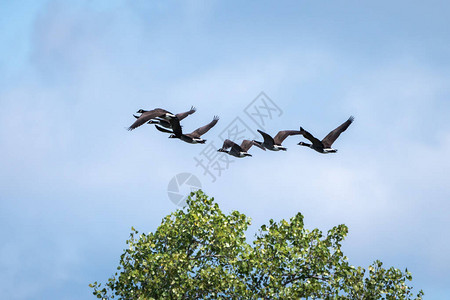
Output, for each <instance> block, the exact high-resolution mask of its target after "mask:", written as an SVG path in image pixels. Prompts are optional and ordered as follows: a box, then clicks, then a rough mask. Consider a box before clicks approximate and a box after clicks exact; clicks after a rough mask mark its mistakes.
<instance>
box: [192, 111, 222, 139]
mask: <svg viewBox="0 0 450 300" xmlns="http://www.w3.org/2000/svg"><path fill="white" fill-rule="evenodd" d="M217 121H219V117H218V116H214V118H213V120H212V121H211V122H210V123H209V124H206V125H205V126H202V127H200V128H197V129H196V130H194V131H193V132H192V133H190V134H189V135H190V136H191V137H196V138H199V137H200V136H202V135H204V134H205V133H207V132H208V130H210V129H211V128H213V127H214V125H216V124H217Z"/></svg>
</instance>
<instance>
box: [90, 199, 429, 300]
mask: <svg viewBox="0 0 450 300" xmlns="http://www.w3.org/2000/svg"><path fill="white" fill-rule="evenodd" d="M187 203H188V205H187V207H185V208H184V209H179V210H177V211H175V212H174V213H172V214H171V215H168V216H167V217H165V218H164V219H163V221H162V224H161V225H160V226H159V227H158V229H157V230H156V231H155V232H154V233H149V234H144V233H141V234H139V233H138V231H137V230H135V229H134V228H132V232H131V235H130V239H129V240H127V244H128V245H129V247H128V249H126V250H125V252H124V253H123V254H122V255H121V257H120V266H119V267H118V268H117V269H118V272H117V273H115V275H114V276H113V277H112V278H110V279H109V281H108V282H107V283H106V284H105V286H103V287H102V285H101V284H99V283H97V282H95V283H93V284H91V285H90V286H91V287H92V288H93V290H94V291H93V293H94V295H96V296H97V297H98V298H103V299H111V298H117V299H301V298H312V299H422V295H423V292H422V291H420V292H419V293H418V294H417V295H416V296H414V295H413V293H412V288H411V287H410V286H408V285H407V284H406V281H410V280H411V279H412V278H411V274H410V273H409V272H408V271H407V270H405V272H402V271H400V270H399V269H396V268H393V267H391V268H389V269H385V268H383V267H382V263H381V262H380V261H375V262H374V263H373V264H372V265H371V266H369V267H368V272H367V271H366V270H365V269H363V268H361V267H357V268H356V267H354V266H352V265H350V264H349V263H348V260H347V258H346V257H345V256H344V254H343V253H342V251H341V242H342V241H343V239H344V237H345V236H346V235H347V231H348V229H347V227H346V226H345V225H338V226H336V227H334V228H332V229H330V230H329V231H328V233H327V234H326V235H324V234H323V233H322V232H321V231H320V230H318V229H314V230H311V231H310V230H308V229H306V228H305V227H304V223H303V216H302V215H301V214H300V213H298V214H297V215H296V216H294V217H293V218H291V219H290V220H289V221H286V220H281V221H280V222H278V223H277V222H275V221H273V220H270V221H269V225H263V226H262V227H261V229H260V231H259V233H258V234H257V236H256V237H255V239H254V241H253V242H252V244H249V243H247V239H246V236H245V231H246V230H247V227H248V226H249V225H250V219H249V218H247V217H246V216H245V215H244V214H241V213H239V212H237V211H233V212H232V213H230V214H229V215H226V214H224V213H223V212H222V211H221V210H220V209H219V206H218V205H217V203H215V202H214V198H208V197H207V196H206V195H204V194H203V192H202V191H198V192H195V193H192V194H191V195H190V197H189V198H188V200H187Z"/></svg>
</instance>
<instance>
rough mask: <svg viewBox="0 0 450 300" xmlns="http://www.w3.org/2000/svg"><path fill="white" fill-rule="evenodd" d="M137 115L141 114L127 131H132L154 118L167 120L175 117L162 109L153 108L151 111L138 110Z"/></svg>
mask: <svg viewBox="0 0 450 300" xmlns="http://www.w3.org/2000/svg"><path fill="white" fill-rule="evenodd" d="M137 113H138V114H141V115H140V116H139V117H138V118H137V120H136V121H135V122H134V123H133V124H131V126H130V127H128V130H133V129H136V128H138V127H139V126H141V125H142V124H145V123H146V122H148V121H150V120H151V119H154V118H161V119H166V120H169V119H171V118H175V117H176V116H175V115H174V114H172V113H171V112H168V111H167V110H165V109H162V108H155V109H153V110H143V109H140V110H138V111H137Z"/></svg>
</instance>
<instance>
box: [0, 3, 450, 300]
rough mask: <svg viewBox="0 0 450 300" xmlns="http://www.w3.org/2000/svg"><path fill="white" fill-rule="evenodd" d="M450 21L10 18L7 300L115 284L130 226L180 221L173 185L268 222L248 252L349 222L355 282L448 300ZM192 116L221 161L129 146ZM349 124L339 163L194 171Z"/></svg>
mask: <svg viewBox="0 0 450 300" xmlns="http://www.w3.org/2000/svg"><path fill="white" fill-rule="evenodd" d="M449 9H450V4H449V3H448V2H447V1H427V2H423V1H395V2H392V1H366V2H364V3H361V1H344V2H342V1H340V2H319V1H284V2H282V3H280V2H278V1H258V2H246V3H242V2H240V1H164V2H163V1H152V2H150V1H144V0H134V1H131V0H128V1H127V0H114V1H106V0H81V1H54V0H33V1H31V0H22V1H1V2H0V15H1V17H0V157H1V158H0V178H1V180H0V233H1V237H2V243H1V244H0V269H1V270H2V271H1V272H0V294H1V295H4V296H5V295H6V297H7V298H8V299H88V298H92V297H93V296H92V295H91V293H92V291H91V289H90V288H89V287H88V284H89V283H92V282H94V281H99V282H106V281H107V279H108V278H109V277H110V276H111V275H113V274H114V272H115V270H116V267H117V266H118V263H119V258H120V255H121V254H122V252H123V249H124V248H126V244H125V240H126V239H127V238H128V236H129V233H130V228H131V226H133V227H135V228H136V229H137V230H139V231H143V232H151V231H154V230H155V229H156V228H157V226H158V225H159V224H160V223H161V220H162V218H163V217H164V216H166V215H167V214H170V213H171V212H173V211H175V210H176V209H178V208H179V207H178V206H177V205H175V204H174V203H173V202H172V201H171V200H170V199H169V196H168V190H167V189H168V185H169V182H170V181H171V180H172V179H173V178H174V176H176V175H177V174H180V173H188V174H192V175H193V176H194V177H196V178H197V179H198V180H199V181H200V182H201V185H202V188H203V190H204V191H205V193H206V194H208V195H209V196H213V197H214V198H215V200H216V201H217V202H218V203H219V205H220V207H221V208H222V210H223V211H225V212H231V211H233V210H238V211H240V212H242V213H245V214H246V215H247V216H249V217H251V218H252V226H251V228H250V230H249V232H248V237H249V239H250V240H251V238H252V236H253V235H254V234H255V232H257V229H258V228H259V226H261V225H262V224H265V223H268V220H269V219H274V220H281V219H289V218H291V217H293V216H294V215H295V214H296V213H297V212H301V213H302V214H303V215H304V217H305V225H306V227H307V228H310V229H312V228H316V227H317V228H320V229H321V230H323V231H324V232H326V231H327V230H328V229H330V228H331V227H333V226H335V225H338V224H346V225H347V226H348V227H349V234H348V236H347V238H346V240H345V242H344V247H343V248H344V253H345V254H346V256H347V257H348V258H349V260H350V262H351V263H352V264H354V265H358V266H359V265H360V266H363V267H367V266H368V265H369V264H371V263H372V262H373V261H375V260H376V259H379V260H381V261H383V262H384V265H385V266H386V267H390V266H395V267H397V268H400V269H403V270H404V268H406V267H407V268H408V270H409V271H411V272H412V275H413V281H412V285H413V286H414V287H415V291H416V292H417V291H418V290H419V289H423V290H424V292H425V299H446V297H448V294H450V287H449V286H448V274H447V273H448V272H447V270H448V269H449V268H450V260H449V259H448V253H450V221H449V217H448V216H449V215H450V204H449V200H450V185H449V184H448V174H449V171H450V159H449V158H448V153H450V121H449V119H448V115H449V112H450V101H449V98H450V84H449V83H450V82H449V81H450V75H449V74H450V57H449V53H450V39H448V36H450V32H449V31H450V26H449V25H450V24H449V22H450V21H449V19H448V11H449ZM261 93H263V94H261ZM261 95H263V96H261ZM261 97H263V98H264V97H266V98H264V99H266V100H267V99H270V101H269V100H267V101H269V102H270V103H272V104H273V105H275V106H276V107H277V108H278V111H277V114H274V115H273V116H272V118H266V120H265V123H264V124H258V123H257V122H254V121H253V120H252V119H251V118H250V117H249V115H248V114H246V111H247V112H249V111H250V110H251V109H253V108H254V107H255V106H254V105H255V103H261V102H258V101H262V100H261ZM192 105H194V106H195V107H196V108H197V112H196V113H195V114H193V115H192V116H190V117H188V118H186V119H185V120H183V128H186V130H189V129H191V128H192V130H194V129H195V128H197V127H200V126H202V125H204V124H206V123H208V122H210V120H212V118H213V116H214V115H219V116H220V120H219V122H218V124H217V125H216V126H215V127H214V128H213V129H211V131H210V132H208V133H207V134H205V136H204V137H205V138H206V139H207V140H208V141H207V144H206V145H191V144H186V143H182V142H181V141H178V140H172V139H168V138H167V135H164V134H162V133H160V132H158V131H156V130H155V129H154V128H152V126H150V125H146V126H142V127H140V128H138V129H136V130H134V131H132V132H129V131H127V130H125V128H126V127H128V126H129V125H130V124H131V123H132V122H134V118H133V116H132V114H133V113H135V112H136V111H137V110H138V109H141V108H143V109H153V108H156V107H163V108H165V109H167V110H169V111H172V112H174V113H178V112H182V111H186V110H188V109H189V108H190V107H191V106H192ZM249 107H250V108H249ZM256 107H257V106H256ZM350 115H353V116H355V121H354V123H353V124H352V125H351V126H350V127H349V129H348V130H347V131H346V132H344V133H343V134H342V135H341V137H340V138H339V139H338V140H337V141H336V142H335V144H333V146H334V147H335V148H337V149H338V150H339V151H338V152H337V153H336V154H329V155H321V154H319V153H317V152H314V151H311V150H310V149H307V148H305V147H300V146H297V145H296V144H297V143H298V142H299V141H300V140H302V139H301V138H300V137H290V138H288V139H286V141H285V142H284V145H285V146H286V147H287V148H288V150H287V151H286V152H271V151H266V152H263V151H260V150H259V149H251V151H250V152H251V153H252V154H253V157H251V158H245V159H239V160H238V159H234V160H233V161H232V162H230V164H229V165H228V168H227V169H225V170H223V171H222V172H221V174H218V173H217V174H215V175H216V178H215V181H214V182H213V180H212V177H211V176H210V175H208V174H205V172H204V171H203V169H202V168H201V167H199V166H196V164H197V163H196V161H195V158H197V159H198V158H201V157H203V155H204V150H206V149H211V147H212V146H213V145H214V146H220V141H221V139H220V134H221V133H223V132H227V130H228V129H229V128H231V127H230V126H231V125H232V124H234V123H233V122H234V120H236V118H238V119H239V120H240V121H242V123H244V124H245V125H246V126H247V127H248V128H250V129H251V130H252V131H253V133H252V134H255V132H256V129H261V128H262V129H264V130H265V131H267V132H268V133H270V134H272V135H275V134H276V133H277V132H278V131H279V130H285V129H294V130H296V129H298V128H299V127H300V126H302V127H304V128H305V129H306V130H308V131H310V132H311V133H312V134H314V135H316V136H317V137H319V138H322V137H324V136H325V135H326V134H327V133H328V132H329V131H331V130H332V129H334V128H335V127H337V126H338V125H339V124H341V123H342V122H344V121H345V120H346V119H347V118H348V117H349V116H350ZM259 125H263V126H259ZM246 134H247V136H246V138H253V136H252V134H251V132H250V131H249V132H247V133H246ZM256 134H257V133H256ZM259 138H260V137H259ZM207 147H210V148H207ZM188 189H189V187H188V186H186V185H184V186H182V187H181V190H180V193H184V192H186V191H187V190H188Z"/></svg>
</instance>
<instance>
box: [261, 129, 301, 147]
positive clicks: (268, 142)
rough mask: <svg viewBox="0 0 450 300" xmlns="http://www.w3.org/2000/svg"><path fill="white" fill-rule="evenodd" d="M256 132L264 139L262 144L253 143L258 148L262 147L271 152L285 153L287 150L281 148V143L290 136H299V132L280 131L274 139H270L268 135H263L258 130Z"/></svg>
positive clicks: (263, 133)
mask: <svg viewBox="0 0 450 300" xmlns="http://www.w3.org/2000/svg"><path fill="white" fill-rule="evenodd" d="M258 132H259V133H260V134H261V135H262V137H263V138H264V142H258V141H254V142H255V143H257V144H259V145H260V146H262V147H264V148H265V149H268V150H271V151H280V150H282V151H286V150H287V148H286V147H284V146H282V145H281V143H282V142H283V141H284V140H285V139H286V138H287V137H288V136H290V135H297V134H300V131H298V130H282V131H279V132H278V133H277V135H276V136H275V137H273V138H272V137H271V136H270V135H269V134H267V133H265V132H264V131H261V130H259V129H258Z"/></svg>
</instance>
